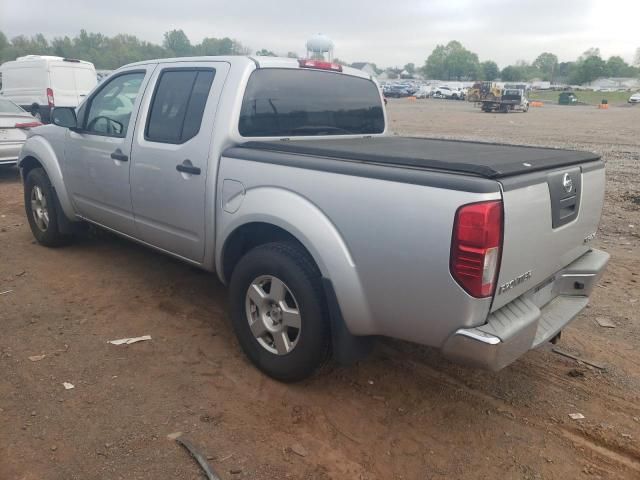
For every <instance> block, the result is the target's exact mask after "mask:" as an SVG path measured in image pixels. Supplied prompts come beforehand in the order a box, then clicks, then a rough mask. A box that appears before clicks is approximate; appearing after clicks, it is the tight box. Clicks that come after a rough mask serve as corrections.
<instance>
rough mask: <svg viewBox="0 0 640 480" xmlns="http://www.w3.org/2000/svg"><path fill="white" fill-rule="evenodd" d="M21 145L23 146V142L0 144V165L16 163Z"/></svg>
mask: <svg viewBox="0 0 640 480" xmlns="http://www.w3.org/2000/svg"><path fill="white" fill-rule="evenodd" d="M22 145H24V140H23V141H20V142H3V143H0V165H13V164H15V163H17V161H18V156H19V155H20V149H21V148H22Z"/></svg>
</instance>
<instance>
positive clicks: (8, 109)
mask: <svg viewBox="0 0 640 480" xmlns="http://www.w3.org/2000/svg"><path fill="white" fill-rule="evenodd" d="M40 125H42V124H41V123H40V122H38V121H37V120H36V119H35V118H33V117H32V116H31V115H30V114H29V113H28V112H25V111H24V110H23V109H22V108H20V107H19V106H18V105H16V104H15V103H13V102H12V101H11V100H7V99H6V98H2V97H0V166H3V165H15V164H16V162H17V161H18V154H19V153H20V149H21V148H22V145H24V142H25V140H26V139H27V130H29V129H30V128H33V127H38V126H40Z"/></svg>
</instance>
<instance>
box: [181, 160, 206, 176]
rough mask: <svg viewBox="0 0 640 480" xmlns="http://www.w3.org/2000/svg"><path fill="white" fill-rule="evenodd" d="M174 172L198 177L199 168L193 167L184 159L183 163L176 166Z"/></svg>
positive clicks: (189, 161)
mask: <svg viewBox="0 0 640 480" xmlns="http://www.w3.org/2000/svg"><path fill="white" fill-rule="evenodd" d="M176 170H177V171H179V172H181V173H189V174H191V175H200V172H201V171H200V167H194V166H193V164H192V163H191V160H189V159H186V160H185V161H184V162H182V163H180V164H178V165H176Z"/></svg>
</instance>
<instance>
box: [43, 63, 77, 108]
mask: <svg viewBox="0 0 640 480" xmlns="http://www.w3.org/2000/svg"><path fill="white" fill-rule="evenodd" d="M72 65H74V64H72V63H66V62H51V63H50V64H49V85H50V87H51V90H52V91H53V99H54V103H55V105H56V106H57V107H75V106H77V105H78V94H77V92H76V79H75V78H74V74H73V70H74V68H73V66H72Z"/></svg>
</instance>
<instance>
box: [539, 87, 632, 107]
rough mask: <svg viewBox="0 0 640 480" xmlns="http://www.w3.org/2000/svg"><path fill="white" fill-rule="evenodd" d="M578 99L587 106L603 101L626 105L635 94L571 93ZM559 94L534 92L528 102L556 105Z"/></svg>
mask: <svg viewBox="0 0 640 480" xmlns="http://www.w3.org/2000/svg"><path fill="white" fill-rule="evenodd" d="M573 93H575V94H576V97H578V101H579V102H582V103H586V104H588V105H598V104H599V103H600V102H602V100H603V99H607V100H608V101H609V103H610V104H612V105H617V104H620V103H627V100H629V97H630V96H631V95H633V93H635V92H591V91H584V92H581V91H576V92H573ZM558 95H560V92H552V91H541V90H536V91H532V92H530V93H529V100H541V101H543V102H550V103H556V104H557V103H558Z"/></svg>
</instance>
